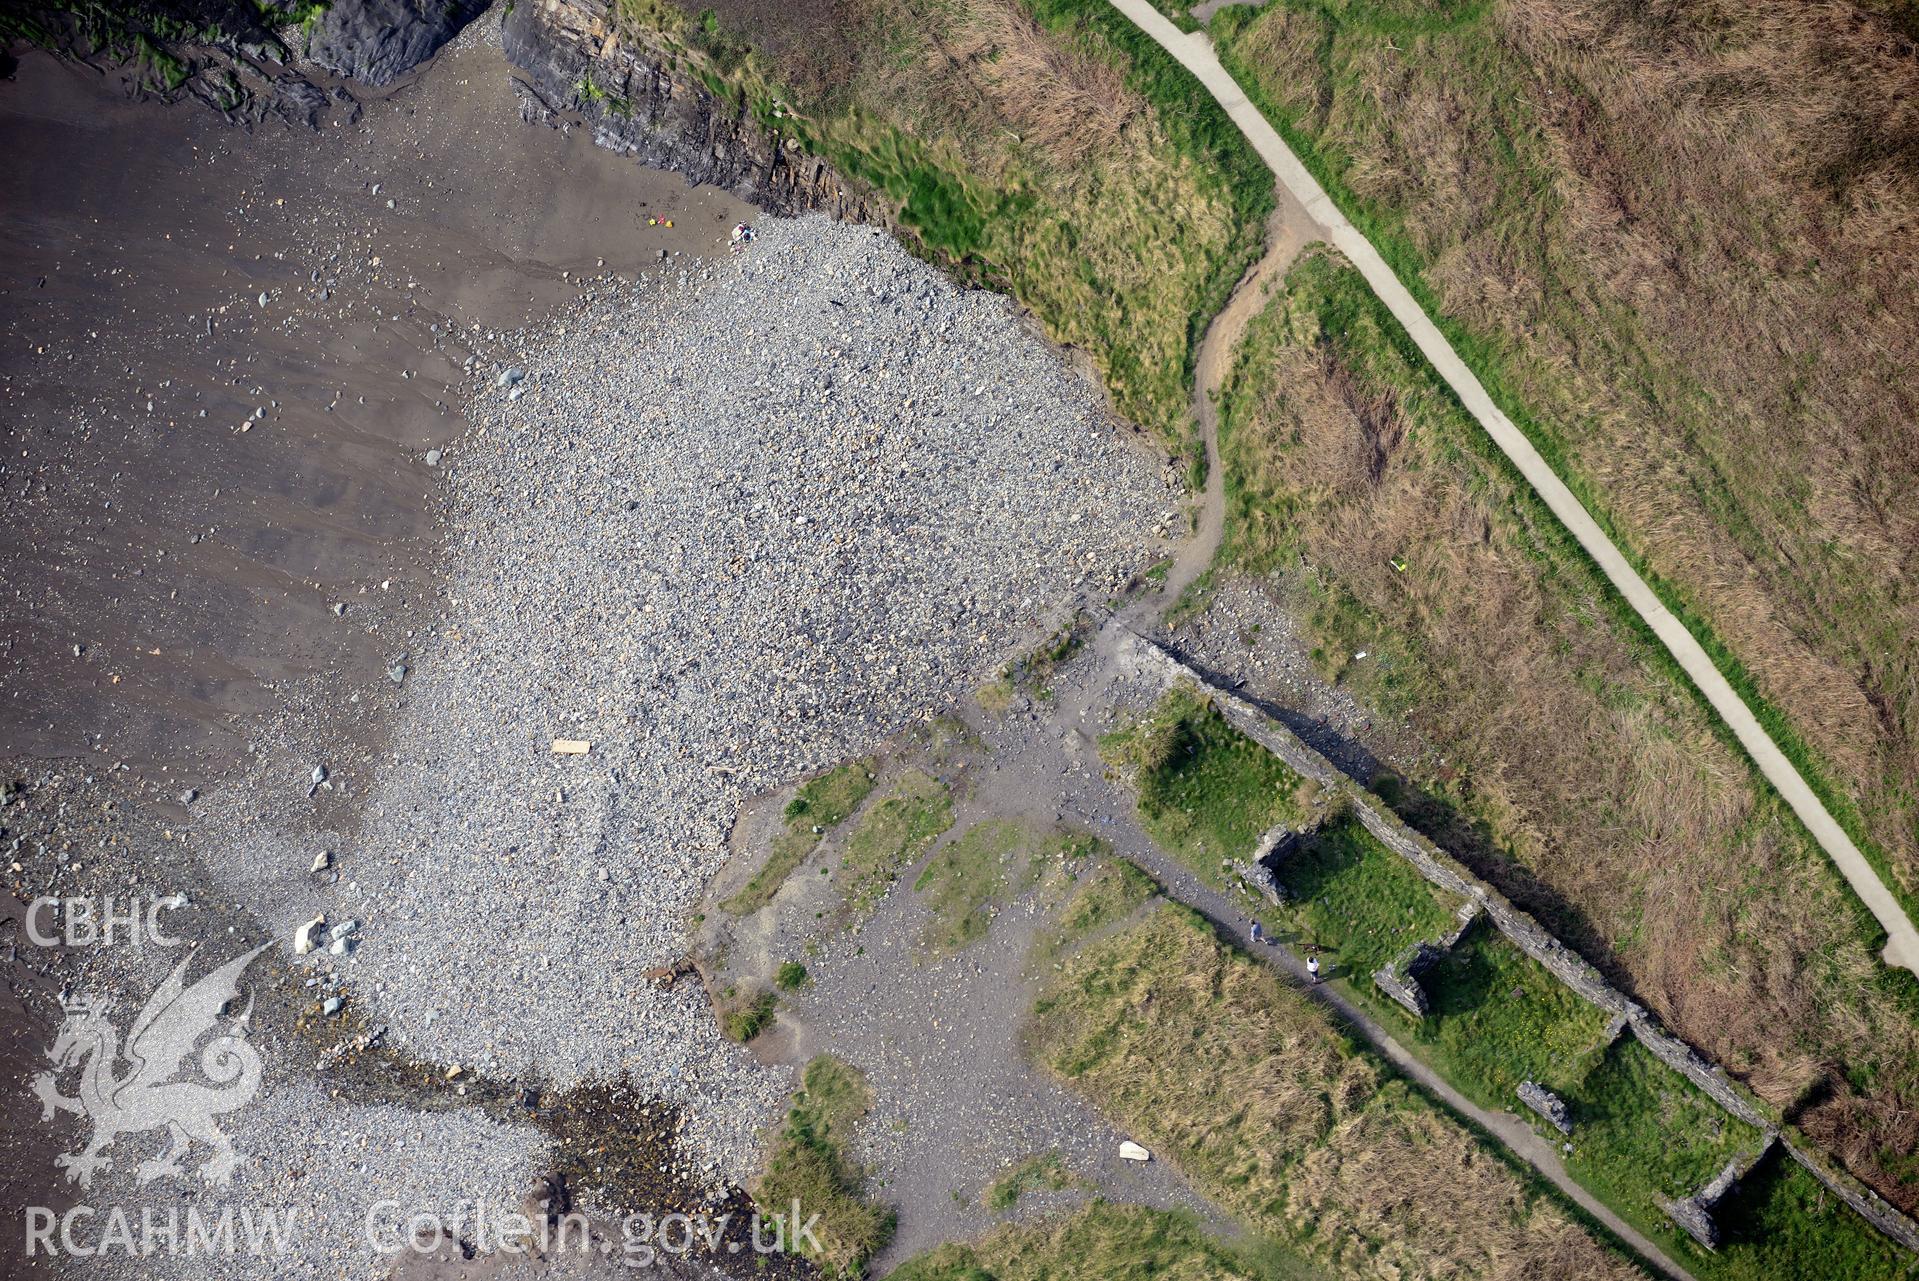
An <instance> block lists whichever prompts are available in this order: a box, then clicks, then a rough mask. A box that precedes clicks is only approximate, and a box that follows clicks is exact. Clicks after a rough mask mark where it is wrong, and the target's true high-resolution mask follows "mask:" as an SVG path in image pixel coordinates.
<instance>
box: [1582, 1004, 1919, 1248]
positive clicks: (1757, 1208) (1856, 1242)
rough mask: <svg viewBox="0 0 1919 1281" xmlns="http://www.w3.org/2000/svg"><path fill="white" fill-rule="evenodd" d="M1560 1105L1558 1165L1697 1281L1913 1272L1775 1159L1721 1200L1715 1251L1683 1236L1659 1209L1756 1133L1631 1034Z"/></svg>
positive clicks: (1848, 1213) (1738, 1152)
mask: <svg viewBox="0 0 1919 1281" xmlns="http://www.w3.org/2000/svg"><path fill="white" fill-rule="evenodd" d="M1564 1097H1565V1098H1566V1100H1567V1102H1568V1104H1569V1105H1570V1106H1571V1108H1572V1110H1573V1116H1574V1127H1573V1138H1572V1143H1573V1151H1572V1154H1571V1155H1570V1156H1568V1157H1567V1159H1566V1164H1567V1168H1568V1169H1570V1170H1571V1171H1572V1173H1573V1176H1574V1177H1575V1178H1577V1179H1578V1180H1579V1181H1580V1182H1581V1183H1583V1184H1585V1185H1586V1186H1587V1187H1589V1188H1591V1189H1592V1190H1593V1191H1594V1192H1595V1193H1597V1194H1598V1195H1599V1197H1600V1198H1601V1199H1602V1200H1604V1201H1605V1202H1606V1203H1607V1204H1609V1205H1611V1206H1612V1207H1613V1208H1614V1209H1616V1210H1618V1211H1619V1212H1620V1214H1622V1215H1623V1216H1624V1217H1625V1218H1626V1219H1627V1220H1628V1221H1630V1222H1631V1223H1632V1224H1633V1225H1634V1226H1636V1227H1638V1228H1639V1229H1640V1231H1642V1232H1644V1233H1646V1234H1647V1235H1648V1236H1649V1237H1651V1238H1652V1239H1653V1240H1655V1241H1658V1242H1659V1243H1660V1244H1661V1245H1662V1246H1663V1247H1664V1248H1665V1249H1666V1250H1667V1251H1668V1252H1669V1253H1671V1254H1672V1255H1673V1257H1674V1258H1677V1259H1680V1260H1682V1261H1683V1262H1684V1263H1685V1266H1686V1267H1687V1268H1688V1269H1690V1270H1691V1271H1692V1272H1693V1273H1694V1275H1696V1276H1698V1277H1700V1278H1702V1281H1706V1279H1708V1278H1710V1279H1712V1281H1721V1279H1724V1281H1759V1279H1760V1278H1780V1277H1815V1276H1821V1277H1847V1278H1856V1279H1857V1281H1879V1279H1881V1278H1895V1277H1913V1276H1919V1259H1915V1258H1914V1257H1913V1256H1912V1255H1910V1254H1908V1253H1906V1252H1905V1251H1903V1250H1901V1249H1899V1248H1898V1247H1897V1246H1895V1245H1893V1244H1892V1243H1891V1242H1889V1241H1887V1240H1886V1239H1885V1238H1883V1237H1881V1236H1880V1235H1879V1234H1878V1233H1877V1232H1875V1231H1874V1230H1873V1229H1872V1228H1871V1227H1870V1226H1869V1225H1868V1224H1867V1223H1866V1222H1865V1220H1863V1219H1861V1218H1860V1217H1859V1216H1858V1215H1857V1214H1854V1213H1853V1212H1852V1210H1851V1209H1850V1208H1848V1207H1847V1206H1845V1205H1844V1204H1842V1203H1841V1202H1840V1201H1839V1200H1838V1198H1836V1197H1834V1196H1832V1195H1831V1194H1830V1193H1828V1192H1826V1191H1825V1190H1824V1189H1823V1188H1821V1187H1820V1186H1819V1185H1818V1183H1817V1182H1815V1181H1814V1180H1813V1178H1812V1176H1811V1175H1809V1174H1807V1173H1806V1172H1805V1171H1804V1170H1803V1169H1801V1168H1800V1167H1799V1166H1798V1165H1797V1164H1795V1163H1793V1162H1792V1161H1790V1160H1789V1159H1782V1157H1780V1156H1774V1157H1771V1158H1769V1159H1768V1161H1767V1163H1766V1164H1765V1165H1763V1166H1761V1167H1760V1168H1759V1169H1758V1170H1757V1171H1755V1172H1754V1173H1753V1174H1752V1175H1750V1176H1748V1179H1747V1180H1746V1181H1745V1182H1744V1183H1742V1184H1741V1185H1740V1187H1739V1188H1738V1190H1737V1191H1735V1192H1734V1194H1733V1195H1732V1196H1731V1197H1730V1198H1729V1199H1728V1200H1727V1201H1726V1202H1724V1203H1722V1205H1721V1206H1720V1208H1719V1211H1718V1214H1717V1216H1716V1218H1717V1221H1718V1222H1719V1224H1720V1229H1721V1232H1722V1233H1723V1234H1724V1239H1723V1240H1722V1241H1721V1243H1720V1246H1719V1249H1718V1250H1717V1251H1716V1252H1708V1251H1706V1250H1703V1249H1700V1248H1699V1247H1698V1246H1697V1245H1695V1244H1694V1243H1693V1242H1692V1241H1691V1240H1690V1239H1688V1238H1686V1237H1684V1236H1683V1235H1682V1234H1681V1233H1680V1232H1679V1230H1678V1229H1677V1228H1675V1227H1674V1226H1673V1225H1672V1223H1671V1221H1670V1220H1669V1219H1667V1218H1666V1216H1665V1214H1664V1212H1663V1211H1662V1210H1661V1209H1660V1208H1659V1203H1660V1202H1661V1201H1663V1200H1668V1199H1672V1198H1674V1197H1677V1196H1681V1195H1684V1194H1686V1193H1689V1192H1691V1191H1692V1190H1694V1189H1696V1188H1698V1187H1699V1186H1700V1185H1701V1184H1703V1183H1704V1182H1706V1180H1708V1179H1710V1178H1711V1177H1712V1176H1713V1175H1715V1174H1717V1173H1718V1172H1719V1171H1720V1169H1722V1168H1723V1167H1724V1166H1725V1164H1726V1163H1727V1162H1728V1161H1729V1160H1731V1159H1733V1158H1734V1157H1738V1156H1747V1155H1750V1154H1751V1153H1753V1152H1755V1151H1757V1150H1758V1147H1759V1143H1760V1137H1759V1134H1758V1132H1757V1131H1755V1130H1753V1129H1752V1128H1751V1127H1749V1126H1746V1125H1744V1124H1742V1123H1740V1122H1738V1121H1735V1120H1733V1119H1732V1118H1731V1117H1728V1116H1727V1115H1726V1114H1725V1113H1724V1112H1722V1111H1720V1109H1719V1108H1718V1107H1717V1106H1716V1105H1714V1104H1713V1103H1712V1101H1711V1100H1709V1099H1707V1098H1706V1097H1705V1096H1704V1095H1702V1094H1701V1093H1699V1091H1697V1090H1696V1089H1694V1088H1693V1086H1692V1085H1691V1084H1690V1083H1689V1082H1687V1081H1685V1080H1684V1079H1682V1078H1681V1077H1679V1076H1677V1075H1676V1074H1674V1073H1673V1072H1671V1071H1669V1070H1667V1069H1666V1067H1665V1066H1664V1065H1663V1064H1661V1063H1659V1061H1658V1060H1656V1059H1654V1058H1653V1057H1652V1055H1651V1054H1650V1053H1649V1052H1647V1051H1646V1050H1645V1049H1644V1048H1643V1047H1642V1046H1640V1045H1639V1044H1638V1043H1637V1042H1635V1041H1633V1040H1631V1039H1630V1038H1628V1039H1625V1040H1622V1041H1621V1042H1620V1043H1619V1044H1618V1045H1616V1046H1614V1047H1613V1049H1612V1050H1611V1051H1610V1052H1609V1053H1608V1054H1607V1055H1606V1056H1605V1057H1604V1059H1603V1061H1602V1062H1601V1063H1600V1064H1599V1065H1598V1066H1597V1067H1595V1068H1594V1070H1593V1071H1592V1072H1591V1073H1589V1074H1588V1075H1587V1076H1586V1078H1585V1079H1584V1080H1583V1081H1582V1082H1581V1083H1580V1084H1579V1085H1578V1086H1577V1087H1574V1088H1572V1089H1570V1090H1569V1091H1567V1092H1566V1093H1565V1095H1564Z"/></svg>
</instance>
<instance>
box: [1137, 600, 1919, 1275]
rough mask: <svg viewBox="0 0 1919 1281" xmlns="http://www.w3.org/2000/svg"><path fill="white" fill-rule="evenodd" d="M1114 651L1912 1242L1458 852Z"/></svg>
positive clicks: (1216, 702) (1309, 754) (1319, 765)
mask: <svg viewBox="0 0 1919 1281" xmlns="http://www.w3.org/2000/svg"><path fill="white" fill-rule="evenodd" d="M1120 653H1121V655H1122V657H1123V658H1124V660H1125V661H1127V662H1128V663H1129V664H1131V665H1133V666H1134V667H1135V668H1137V669H1138V670H1141V671H1144V672H1151V673H1156V674H1157V675H1158V676H1159V677H1160V679H1162V680H1164V681H1165V682H1166V683H1168V684H1171V683H1173V682H1175V681H1186V682H1190V683H1192V684H1195V685H1198V686H1199V687H1200V688H1202V689H1204V690H1205V691H1206V694H1207V697H1209V698H1210V699H1211V700H1212V703H1213V706H1214V707H1216V708H1218V709H1219V712H1220V714H1221V715H1223V716H1224V717H1225V718H1226V719H1227V720H1228V721H1229V722H1230V723H1231V724H1232V725H1233V727H1234V728H1235V729H1237V730H1239V731H1240V732H1241V733H1242V734H1245V735H1246V736H1247V737H1248V738H1250V739H1252V740H1253V741H1254V742H1256V743H1258V744H1259V745H1260V746H1262V747H1264V748H1265V749H1266V750H1267V751H1269V752H1271V753H1272V754H1273V755H1275V756H1277V757H1278V758H1279V759H1280V760H1282V761H1284V762H1286V764H1287V765H1289V766H1290V767H1292V769H1293V770H1295V771H1296V772H1298V773H1299V774H1301V775H1302V776H1304V777H1306V778H1309V779H1311V780H1313V781H1314V782H1316V783H1318V784H1320V785H1321V786H1322V787H1324V788H1326V789H1327V790H1329V791H1331V792H1334V793H1335V794H1336V795H1339V796H1343V797H1345V798H1346V799H1347V800H1348V801H1349V802H1350V804H1351V806H1352V812H1353V814H1354V816H1355V817H1357V818H1358V819H1359V821H1360V822H1361V823H1362V824H1363V825H1364V826H1365V828H1366V830H1367V831H1368V832H1370V833H1371V834H1372V835H1373V836H1374V838H1376V839H1377V840H1378V841H1379V843H1380V844H1382V845H1384V846H1385V847H1386V848H1387V849H1389V850H1391V851H1393V853H1395V854H1397V855H1399V856H1400V857H1401V858H1403V859H1405V860H1406V861H1407V862H1408V863H1410V864H1411V865H1412V866H1413V868H1414V869H1415V870H1416V871H1418V872H1419V874H1420V875H1421V876H1423V877H1425V878H1426V880H1427V881H1429V882H1430V883H1432V884H1433V885H1435V886H1437V887H1438V888H1439V889H1441V890H1443V891H1445V892H1446V893H1449V894H1454V895H1459V896H1461V897H1463V898H1465V899H1466V900H1467V901H1469V902H1471V903H1475V904H1477V905H1478V906H1479V908H1480V910H1481V911H1482V912H1484V913H1485V916H1486V918H1487V920H1489V921H1491V922H1492V925H1493V927H1494V928H1495V929H1497V930H1498V931H1499V932H1500V933H1501V934H1504V935H1505V936H1506V937H1507V938H1508V939H1511V940H1512V942H1513V944H1514V946H1516V947H1518V948H1519V950H1520V951H1522V952H1524V953H1525V954H1526V955H1528V956H1530V957H1532V958H1533V959H1534V960H1535V961H1538V962H1539V963H1540V964H1541V965H1543V966H1545V967H1546V969H1547V970H1549V971H1550V972H1551V973H1552V974H1553V975H1554V976H1555V977H1557V978H1558V979H1559V981H1560V982H1562V983H1564V984H1565V985H1566V986H1567V987H1569V988H1571V989H1572V990H1573V991H1574V992H1576V993H1577V994H1578V995H1579V996H1581V997H1583V998H1584V999H1585V1000H1587V1001H1589V1002H1591V1003H1592V1004H1593V1005H1596V1006H1598V1007H1599V1008H1600V1009H1602V1010H1606V1011H1607V1012H1609V1013H1611V1014H1612V1015H1613V1018H1614V1023H1615V1025H1616V1026H1617V1025H1620V1024H1622V1023H1623V1027H1624V1029H1625V1030H1628V1031H1630V1032H1631V1033H1632V1034H1633V1036H1634V1037H1635V1038H1636V1039H1637V1040H1638V1041H1639V1043H1640V1044H1641V1045H1644V1046H1645V1047H1646V1048H1647V1049H1648V1050H1650V1051H1651V1052H1652V1054H1653V1056H1654V1057H1655V1058H1657V1059H1659V1060H1660V1062H1662V1063H1664V1064H1666V1065H1667V1066H1668V1067H1670V1068H1672V1069H1673V1070H1674V1071H1675V1072H1678V1073H1679V1074H1680V1075H1682V1076H1684V1077H1685V1078H1686V1079H1687V1080H1689V1081H1691V1082H1692V1083H1693V1084H1694V1085H1696V1086H1698V1087H1699V1088H1700V1089H1701V1090H1702V1091H1704V1092H1705V1094H1706V1095H1707V1097H1709V1098H1711V1099H1712V1100H1713V1101H1714V1102H1715V1103H1717V1104H1718V1105H1719V1106H1720V1107H1722V1108H1724V1109H1725V1110H1726V1111H1727V1112H1728V1113H1729V1114H1731V1115H1732V1116H1734V1117H1737V1118H1738V1119H1739V1120H1741V1121H1744V1122H1745V1123H1746V1124H1748V1125H1751V1126H1754V1127H1755V1128H1757V1129H1758V1130H1759V1131H1760V1133H1761V1136H1762V1138H1763V1141H1764V1142H1765V1143H1766V1144H1770V1143H1771V1142H1773V1141H1774V1140H1775V1139H1780V1140H1781V1142H1782V1143H1783V1146H1784V1147H1785V1150H1786V1151H1787V1152H1788V1153H1790V1154H1791V1156H1792V1158H1793V1159H1794V1160H1795V1161H1797V1162H1799V1164H1800V1165H1801V1166H1803V1167H1804V1168H1805V1169H1806V1170H1807V1172H1808V1173H1810V1174H1811V1175H1812V1176H1813V1177H1814V1178H1815V1179H1817V1180H1819V1182H1820V1183H1822V1184H1824V1185H1825V1187H1826V1188H1827V1189H1828V1190H1829V1191H1831V1192H1832V1193H1833V1194H1834V1195H1835V1196H1837V1197H1839V1199H1840V1200H1842V1201H1844V1202H1845V1203H1846V1204H1847V1205H1850V1206H1851V1207H1852V1208H1853V1209H1854V1210H1856V1211H1858V1212H1859V1214H1860V1215H1861V1216H1862V1217H1863V1218H1864V1219H1865V1220H1866V1221H1867V1222H1868V1223H1871V1224H1872V1225H1873V1226H1874V1227H1875V1228H1877V1229H1878V1230H1879V1231H1880V1232H1882V1233H1884V1234H1885V1235H1886V1236H1887V1237H1890V1238H1891V1239H1892V1240H1894V1241H1896V1242H1898V1243H1899V1244H1900V1245H1903V1246H1905V1247H1906V1248H1907V1249H1909V1250H1912V1251H1915V1252H1919V1224H1915V1223H1914V1222H1913V1220H1912V1219H1911V1218H1909V1217H1908V1216H1907V1215H1905V1214H1904V1213H1902V1212H1901V1211H1899V1210H1898V1209H1897V1208H1896V1207H1894V1206H1892V1205H1889V1204H1887V1202H1886V1201H1885V1200H1883V1199H1882V1198H1881V1197H1879V1196H1878V1194H1876V1193H1874V1192H1873V1191H1872V1190H1871V1189H1870V1188H1868V1187H1866V1186H1865V1185H1864V1184H1862V1183H1860V1182H1859V1181H1858V1180H1857V1179H1854V1178H1853V1177H1852V1176H1851V1175H1848V1174H1846V1173H1845V1172H1844V1171H1842V1170H1840V1169H1838V1168H1837V1166H1835V1165H1833V1164H1832V1163H1830V1162H1829V1161H1827V1160H1826V1159H1825V1158H1824V1156H1823V1155H1822V1154H1820V1153H1818V1152H1817V1151H1816V1150H1815V1149H1813V1148H1812V1147H1811V1146H1810V1145H1801V1144H1796V1143H1793V1142H1791V1141H1789V1140H1787V1139H1784V1138H1782V1136H1781V1125H1780V1121H1779V1118H1778V1117H1777V1115H1776V1114H1775V1113H1774V1112H1773V1110H1772V1109H1771V1108H1769V1107H1767V1106H1766V1105H1765V1104H1763V1103H1762V1102H1760V1101H1759V1100H1758V1099H1757V1098H1755V1097H1753V1095H1752V1094H1750V1093H1749V1092H1748V1091H1747V1090H1746V1089H1745V1088H1744V1087H1743V1086H1741V1085H1740V1084H1739V1083H1738V1082H1736V1081H1734V1080H1732V1079H1731V1078H1730V1077H1728V1076H1727V1075H1726V1072H1725V1069H1723V1068H1721V1067H1720V1066H1718V1065H1717V1064H1715V1063H1712V1062H1710V1061H1708V1060H1707V1059H1706V1057H1705V1056H1704V1055H1702V1054H1700V1053H1699V1052H1698V1051H1697V1050H1695V1049H1693V1047H1692V1046H1690V1045H1688V1044H1686V1042H1684V1041H1682V1040H1681V1039H1679V1038H1678V1037H1676V1036H1674V1035H1673V1034H1672V1033H1671V1032H1669V1031H1667V1030H1666V1029H1665V1028H1664V1027H1663V1026H1661V1024H1660V1022H1659V1020H1658V1019H1657V1018H1656V1017H1655V1016H1654V1015H1653V1013H1652V1011H1650V1010H1648V1009H1646V1008H1645V1007H1644V1006H1642V1005H1640V1004H1639V1003H1638V1002H1637V1001H1634V1000H1633V999H1632V998H1630V997H1628V996H1627V995H1626V994H1625V993H1624V992H1621V991H1620V990H1619V989H1618V988H1615V987H1614V986H1613V985H1612V984H1610V983H1608V982H1607V981H1606V979H1605V977H1604V976H1603V975H1601V974H1600V973H1599V971H1598V970H1597V969H1595V968H1593V966H1592V965H1590V964H1588V963H1587V961H1586V960H1585V959H1584V958H1583V957H1581V956H1580V955H1579V954H1578V953H1576V952H1574V951H1573V950H1572V949H1571V948H1568V947H1567V946H1566V945H1565V944H1563V943H1561V942H1560V941H1559V940H1558V939H1557V938H1555V937H1554V936H1553V935H1552V934H1551V933H1549V932H1548V931H1547V930H1546V928H1545V927H1544V926H1542V925H1540V924H1539V922H1537V921H1535V920H1534V919H1533V918H1532V917H1531V916H1530V915H1528V914H1527V913H1525V912H1522V911H1521V910H1519V909H1518V908H1517V907H1514V906H1513V904H1512V902H1511V901H1510V900H1509V899H1507V898H1506V896H1505V895H1503V894H1501V893H1500V892H1499V891H1498V890H1496V889H1494V888H1493V887H1492V886H1491V885H1488V884H1487V883H1486V882H1484V881H1482V880H1480V879H1479V878H1478V877H1477V876H1474V875H1473V873H1472V872H1471V871H1469V870H1468V869H1467V868H1466V866H1465V865H1464V864H1462V863H1460V862H1459V860H1457V859H1455V858H1454V857H1453V856H1452V855H1450V854H1448V853H1446V852H1445V851H1444V850H1442V849H1440V848H1439V847H1438V846H1437V845H1434V844H1433V843H1432V842H1431V841H1430V840H1428V839H1426V837H1424V836H1422V835H1420V834H1419V833H1418V832H1416V831H1414V830H1413V829H1412V828H1410V827H1408V826H1407V825H1406V824H1405V823H1404V822H1403V821H1402V820H1401V819H1400V817H1399V816H1398V815H1397V814H1395V813H1393V811H1392V809H1391V808H1390V807H1389V806H1388V805H1387V804H1386V803H1385V802H1384V801H1382V800H1380V799H1379V798H1378V797H1377V796H1374V795H1373V794H1372V793H1371V792H1369V791H1367V790H1366V789H1365V788H1363V787H1361V786H1359V785H1358V784H1357V783H1355V782H1354V781H1353V780H1351V779H1349V778H1347V777H1346V776H1345V775H1344V774H1342V773H1340V771H1339V769H1338V767H1336V766H1335V765H1334V764H1333V763H1332V762H1331V761H1329V760H1328V759H1326V758H1325V757H1324V756H1322V755H1320V754H1319V753H1318V752H1317V751H1314V750H1313V749H1312V748H1311V747H1309V746H1307V745H1306V743H1305V742H1303V741H1302V740H1301V739H1300V738H1299V736H1298V735H1296V734H1294V733H1293V732H1292V731H1291V730H1289V729H1287V728H1286V727H1285V726H1284V725H1282V724H1280V723H1279V722H1278V721H1276V720H1274V719H1273V718H1272V717H1270V716H1268V715H1267V714H1266V713H1264V712H1262V711H1260V710H1259V708H1257V707H1255V706H1254V705H1253V704H1251V703H1249V702H1247V701H1246V700H1245V699H1244V698H1241V697H1240V696H1238V695H1237V694H1234V693H1233V692H1232V691H1231V690H1227V689H1222V688H1220V687H1219V686H1217V685H1214V684H1212V683H1211V682H1209V681H1208V680H1207V679H1206V678H1205V677H1203V676H1201V675H1200V674H1199V673H1198V672H1196V671H1194V670H1193V669H1192V668H1190V667H1188V666H1186V664H1184V663H1182V662H1181V661H1180V660H1179V659H1178V658H1176V657H1175V656H1174V655H1172V654H1171V653H1169V652H1168V651H1167V650H1165V649H1163V648H1162V647H1160V646H1159V645H1156V644H1154V643H1153V642H1152V641H1149V640H1147V639H1145V638H1144V637H1141V636H1136V635H1128V636H1127V637H1126V638H1125V640H1124V641H1123V642H1122V643H1121V646H1120ZM1761 1150H1762V1151H1763V1150H1764V1148H1762V1149H1761Z"/></svg>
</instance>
